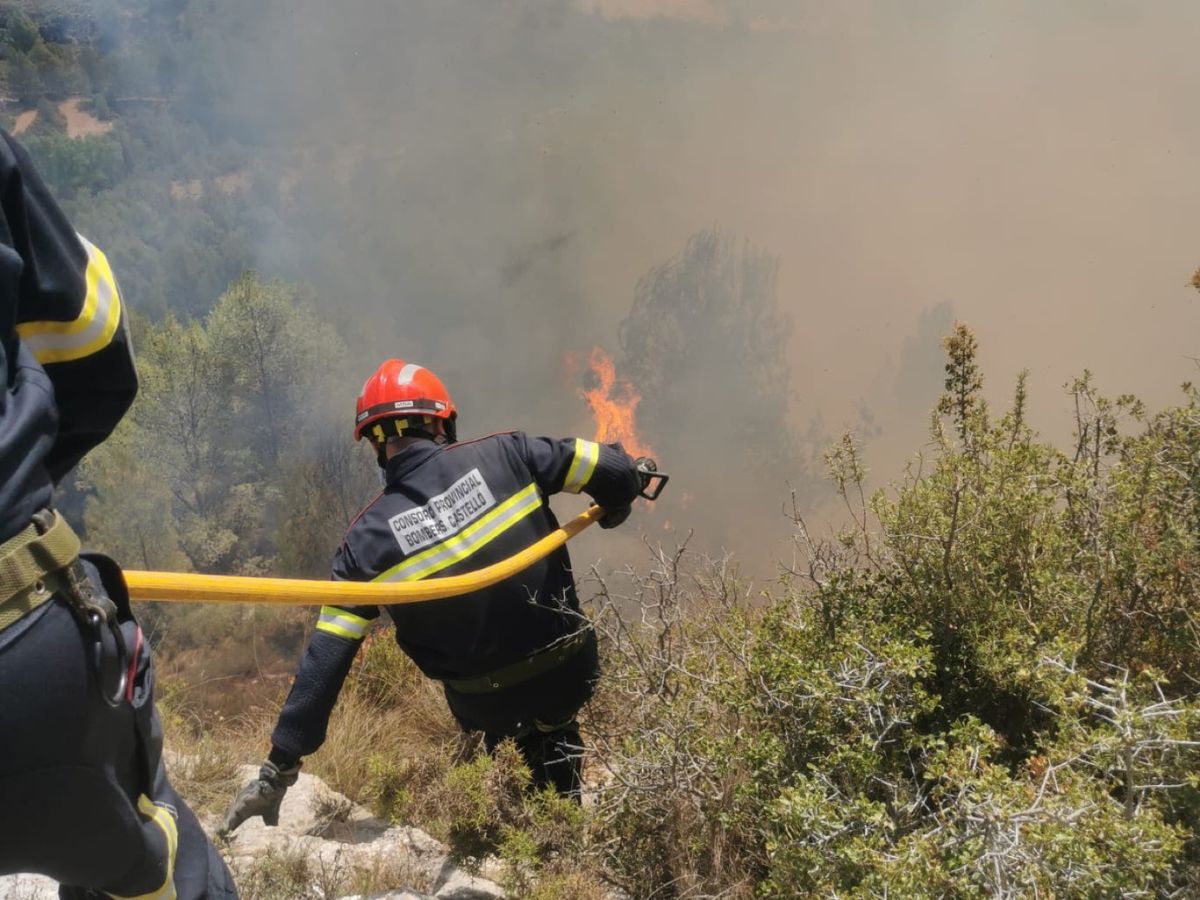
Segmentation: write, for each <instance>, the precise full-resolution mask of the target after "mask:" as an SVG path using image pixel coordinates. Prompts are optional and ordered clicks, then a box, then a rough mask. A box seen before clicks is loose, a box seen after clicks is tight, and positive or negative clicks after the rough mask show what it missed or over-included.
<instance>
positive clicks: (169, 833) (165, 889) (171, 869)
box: [105, 794, 179, 900]
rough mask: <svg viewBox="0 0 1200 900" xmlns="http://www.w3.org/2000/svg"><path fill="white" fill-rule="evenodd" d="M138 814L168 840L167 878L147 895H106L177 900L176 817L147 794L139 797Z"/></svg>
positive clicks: (138, 899) (124, 898)
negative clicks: (159, 830)
mask: <svg viewBox="0 0 1200 900" xmlns="http://www.w3.org/2000/svg"><path fill="white" fill-rule="evenodd" d="M138 812H140V813H141V814H142V815H143V816H145V817H146V818H147V819H150V820H151V821H152V822H153V823H154V824H155V825H157V826H158V827H159V828H161V829H162V832H163V836H164V837H165V838H166V840H167V877H166V879H165V880H164V881H163V885H162V887H160V888H158V889H157V890H153V891H150V892H149V893H147V894H138V895H137V896H136V897H129V896H126V895H124V894H112V893H108V892H107V891H105V893H107V894H108V896H109V897H112V898H113V900H175V896H176V895H175V856H176V853H177V852H178V850H179V829H178V827H177V826H176V825H175V816H174V815H172V814H171V811H170V810H169V809H167V808H166V807H165V806H159V805H158V804H157V803H155V802H154V801H153V800H151V799H150V798H149V797H147V796H146V795H145V794H142V795H141V796H140V797H138Z"/></svg>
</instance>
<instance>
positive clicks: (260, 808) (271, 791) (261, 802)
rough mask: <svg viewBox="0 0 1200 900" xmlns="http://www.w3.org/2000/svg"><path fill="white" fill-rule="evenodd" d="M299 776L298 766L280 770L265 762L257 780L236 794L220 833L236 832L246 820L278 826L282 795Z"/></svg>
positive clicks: (268, 761)
mask: <svg viewBox="0 0 1200 900" xmlns="http://www.w3.org/2000/svg"><path fill="white" fill-rule="evenodd" d="M299 777H300V764H299V763H297V764H296V765H294V766H292V767H290V768H287V769H281V768H280V767H279V766H277V765H275V763H273V762H271V761H270V760H267V761H266V762H265V763H263V764H262V768H261V769H259V770H258V777H257V778H255V779H254V780H253V781H251V782H250V783H249V784H247V785H246V786H245V787H244V788H242V789H241V790H240V791H238V795H237V796H236V797H235V798H234V799H233V805H232V806H230V807H229V811H228V812H227V813H225V822H224V824H222V825H221V829H220V831H219V832H218V833H219V834H222V835H226V834H229V833H230V832H232V831H234V830H235V829H237V827H238V826H239V825H241V824H242V823H243V822H245V821H246V820H247V819H252V818H254V817H255V816H262V819H263V821H264V822H265V823H266V824H268V825H278V824H279V806H280V804H282V803H283V795H284V794H286V793H287V789H288V788H290V787H291V786H292V785H293V784H295V783H296V779H297V778H299Z"/></svg>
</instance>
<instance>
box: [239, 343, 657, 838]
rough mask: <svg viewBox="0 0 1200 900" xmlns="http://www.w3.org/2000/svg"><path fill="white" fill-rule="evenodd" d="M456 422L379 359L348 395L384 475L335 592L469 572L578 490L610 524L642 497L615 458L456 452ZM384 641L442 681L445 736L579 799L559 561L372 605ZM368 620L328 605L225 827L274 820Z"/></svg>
mask: <svg viewBox="0 0 1200 900" xmlns="http://www.w3.org/2000/svg"><path fill="white" fill-rule="evenodd" d="M457 418H458V412H457V410H456V409H455V406H454V403H453V401H452V400H451V399H450V394H449V393H448V392H447V391H446V388H445V386H444V385H443V384H442V382H441V381H440V380H439V379H438V377H437V376H436V375H434V374H433V372H431V371H429V370H428V369H426V368H423V367H422V366H419V365H415V364H413V363H406V362H404V361H402V360H398V359H391V360H388V361H387V362H385V363H384V364H383V365H382V366H380V367H379V369H378V370H377V371H376V372H375V374H373V375H372V376H371V377H370V378H369V379H367V382H366V384H365V385H363V390H362V393H361V394H360V395H359V397H358V408H357V415H356V418H355V424H354V435H355V437H356V438H358V439H361V438H366V439H368V440H369V441H370V443H371V444H372V446H373V447H374V450H375V452H376V456H377V459H378V461H379V465H380V466H381V467H382V468H383V470H384V482H385V486H384V489H383V491H382V493H381V494H380V495H379V496H378V497H377V498H376V499H375V500H374V501H373V502H372V503H371V504H370V505H369V506H367V507H366V509H364V510H363V511H362V513H360V514H359V516H358V518H357V519H356V520H355V522H354V524H353V525H351V527H350V530H349V531H348V532H347V534H346V537H345V539H344V541H343V543H342V546H341V547H340V548H339V549H338V551H337V553H336V554H335V556H334V560H333V577H334V578H335V579H341V580H346V581H414V580H417V579H422V578H437V577H441V576H448V575H456V574H460V573H463V572H469V571H474V570H476V569H480V568H483V567H484V566H487V565H490V564H492V563H495V562H498V561H500V560H502V559H505V558H507V557H509V556H512V555H513V554H514V553H517V552H518V551H520V550H522V549H524V548H525V547H528V546H529V545H530V544H532V543H534V542H535V541H537V540H538V539H540V538H542V537H544V536H545V535H547V534H549V533H550V532H551V531H553V530H554V529H556V528H557V527H558V522H557V521H556V519H555V517H554V513H553V512H552V511H551V509H550V506H549V504H548V502H547V498H548V497H549V496H550V495H551V494H556V493H558V492H560V491H567V492H570V493H579V492H581V491H582V492H585V493H587V494H589V495H591V497H592V498H593V499H594V500H595V501H596V503H598V504H599V505H600V506H601V507H603V508H604V509H605V510H606V511H607V512H606V515H605V517H604V518H603V519H602V520H601V522H600V524H601V527H607V528H611V527H613V526H614V525H618V524H620V523H621V522H622V521H624V519H625V518H626V516H628V514H629V510H630V507H631V504H632V502H633V499H634V498H635V497H636V496H637V494H638V491H639V490H640V488H641V478H640V475H639V473H638V470H637V467H636V465H635V463H634V460H633V459H631V458H630V457H629V456H628V455H627V454H626V453H625V451H624V450H623V449H622V448H621V446H620V445H619V444H600V443H596V442H594V441H589V440H585V439H583V438H567V439H557V438H548V437H533V436H531V435H527V434H524V433H522V432H508V433H504V434H496V435H492V436H490V437H485V438H482V439H479V440H474V441H466V442H461V443H460V442H458V441H457V434H456V422H457ZM384 609H385V610H386V611H387V614H388V615H389V616H390V617H391V619H392V623H393V624H394V625H395V635H396V641H397V643H398V644H399V645H400V647H401V648H402V649H403V650H404V651H405V652H406V653H407V654H408V655H409V656H410V657H411V658H412V660H413V661H414V662H415V663H416V664H417V666H418V667H420V669H421V670H422V671H423V672H424V673H425V674H426V675H428V676H429V677H431V678H436V679H437V680H439V681H441V682H442V685H443V687H444V690H445V695H446V702H447V703H448V704H449V707H450V710H451V712H452V713H453V714H454V716H455V718H456V719H457V720H458V722H459V724H460V725H461V726H462V727H463V728H464V730H468V731H482V732H483V733H484V740H485V745H486V746H487V748H488V749H489V750H491V749H492V748H494V747H495V746H496V744H497V743H499V742H500V741H501V740H503V739H504V738H513V739H514V740H515V741H516V743H517V746H518V747H519V748H520V750H521V752H522V753H523V754H524V757H525V760H526V761H527V762H528V764H529V768H530V771H531V772H532V774H533V777H534V781H535V783H536V784H537V785H539V786H546V785H552V786H553V787H555V788H556V789H557V790H558V791H559V793H561V794H563V795H565V796H573V797H576V798H578V796H579V790H580V753H581V749H582V741H581V739H580V735H579V729H578V726H577V724H576V722H575V716H576V713H577V712H578V711H579V709H580V707H581V706H582V705H583V704H584V702H586V701H587V700H588V698H589V697H590V696H591V694H592V688H593V685H594V683H595V680H596V678H597V676H598V674H599V661H598V655H597V651H596V637H595V634H594V632H593V631H592V628H591V626H590V623H589V622H588V620H587V619H586V617H585V616H584V615H583V614H582V612H581V611H580V608H579V601H578V598H577V597H576V594H575V583H574V580H573V579H572V576H571V561H570V558H569V556H568V555H567V549H566V547H562V548H560V549H559V550H556V551H555V552H554V553H553V554H551V555H550V556H548V557H547V558H546V559H544V560H542V561H541V562H539V563H536V564H534V565H533V566H531V567H530V568H528V569H526V570H525V571H524V572H522V573H520V574H519V575H516V576H514V577H512V578H509V579H507V580H505V581H502V582H500V583H499V584H497V585H495V586H493V587H490V588H486V589H483V590H480V591H475V592H473V593H471V594H467V595H464V596H461V597H453V598H450V599H446V600H440V601H437V602H431V603H414V604H405V605H398V606H387V607H384ZM379 614H380V610H379V607H376V606H326V607H323V608H322V609H321V614H320V618H319V620H318V622H317V627H316V631H315V633H314V634H313V636H312V638H311V639H310V641H309V644H308V647H307V648H306V650H305V653H304V658H303V660H302V662H301V664H300V670H299V672H298V673H297V675H296V679H295V682H294V683H293V685H292V690H291V693H290V694H289V695H288V699H287V702H286V703H285V705H284V708H283V711H282V712H281V713H280V716H279V721H278V724H277V725H276V727H275V730H274V732H273V734H272V736H271V744H272V747H271V752H270V755H269V757H268V759H267V761H266V762H265V763H264V764H263V767H262V770H261V772H260V774H259V777H258V778H257V779H255V780H254V781H252V782H251V783H250V784H248V785H247V786H246V787H245V788H243V790H242V791H241V793H240V794H239V795H238V797H237V798H236V800H235V801H234V804H233V806H232V807H231V808H230V810H229V813H228V815H227V817H226V822H225V828H226V830H232V829H233V828H236V827H237V826H238V825H239V824H241V822H243V821H244V820H245V819H246V818H249V817H250V816H255V815H262V816H263V818H264V820H265V821H266V822H267V823H268V824H275V822H277V821H278V815H279V804H280V803H281V802H282V800H283V795H284V792H285V791H286V790H287V788H288V786H289V785H290V784H293V783H294V782H295V780H296V777H297V772H298V770H299V766H300V762H301V759H302V758H303V757H305V756H307V755H309V754H311V753H313V752H315V751H316V750H317V748H318V747H319V746H320V745H321V743H322V742H323V741H324V739H325V729H326V725H327V723H328V720H329V715H330V713H331V712H332V710H333V706H334V704H335V702H336V700H337V696H338V692H339V691H340V690H341V686H342V683H343V681H344V680H345V678H346V674H347V673H348V672H349V670H350V665H351V663H352V662H353V660H354V656H355V654H356V653H357V651H358V647H359V644H360V643H361V642H362V640H363V638H364V637H365V636H366V634H367V632H368V630H369V629H370V628H371V625H372V623H373V622H374V620H375V619H377V618H378V617H379Z"/></svg>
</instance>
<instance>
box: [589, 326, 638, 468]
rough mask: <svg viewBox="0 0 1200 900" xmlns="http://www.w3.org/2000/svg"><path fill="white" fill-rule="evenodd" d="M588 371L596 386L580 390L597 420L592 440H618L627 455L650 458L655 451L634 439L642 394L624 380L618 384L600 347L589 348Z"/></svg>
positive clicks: (608, 359) (606, 355)
mask: <svg viewBox="0 0 1200 900" xmlns="http://www.w3.org/2000/svg"><path fill="white" fill-rule="evenodd" d="M588 368H589V369H590V370H591V373H592V375H593V376H595V378H596V386H595V387H594V388H592V389H591V390H585V391H583V396H584V399H586V400H587V402H588V406H590V407H591V409H592V417H593V418H594V419H595V420H596V438H595V439H596V440H597V441H604V442H610V441H620V442H621V446H623V447H624V448H625V452H626V453H628V454H629V455H630V456H653V455H654V451H653V450H651V449H650V447H649V446H647V445H646V444H644V443H643V442H642V440H641V439H640V438H639V437H638V436H637V427H636V425H635V424H634V420H635V413H636V412H637V407H638V404H639V403H641V402H642V395H641V394H639V393H638V392H637V391H636V390H635V389H634V387H633V385H632V384H630V383H629V382H627V381H621V382H620V383H619V384H618V382H617V373H616V368H615V367H614V366H613V361H612V359H611V358H610V357H609V356H608V354H607V353H605V352H604V351H603V350H601V349H600V348H599V347H593V348H592V356H591V359H590V360H589V361H588ZM614 387H616V392H615V393H614V391H613V388H614Z"/></svg>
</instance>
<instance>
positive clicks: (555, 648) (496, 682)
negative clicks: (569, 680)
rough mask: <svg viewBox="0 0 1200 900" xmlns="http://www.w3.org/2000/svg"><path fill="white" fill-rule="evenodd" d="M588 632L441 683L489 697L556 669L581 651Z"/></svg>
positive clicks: (459, 690)
mask: <svg viewBox="0 0 1200 900" xmlns="http://www.w3.org/2000/svg"><path fill="white" fill-rule="evenodd" d="M589 633H590V632H589V630H584V631H577V632H576V633H575V634H572V635H570V636H569V637H566V638H563V639H562V640H560V641H556V642H555V643H553V644H551V645H550V646H549V647H546V648H545V649H543V650H539V651H538V652H537V653H534V654H533V655H532V656H527V657H525V658H524V659H522V660H520V661H518V662H515V663H513V664H512V665H508V666H503V667H502V668H499V669H496V670H495V671H493V672H488V673H486V674H484V675H476V676H475V677H473V678H446V679H443V681H444V683H445V684H446V685H447V686H448V687H450V688H453V689H454V690H456V691H458V693H460V694H490V693H492V692H493V691H502V690H504V689H505V688H510V687H513V686H514V685H518V684H521V683H522V682H525V681H528V680H529V679H531V678H536V677H537V676H538V675H542V674H544V673H546V672H549V671H552V670H553V669H557V668H558V667H559V666H560V665H562V664H563V663H565V662H566V661H567V660H568V659H570V658H571V657H573V656H574V655H575V654H576V653H578V652H579V651H580V649H581V648H582V647H583V645H584V644H586V643H587V639H588V635H589Z"/></svg>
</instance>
